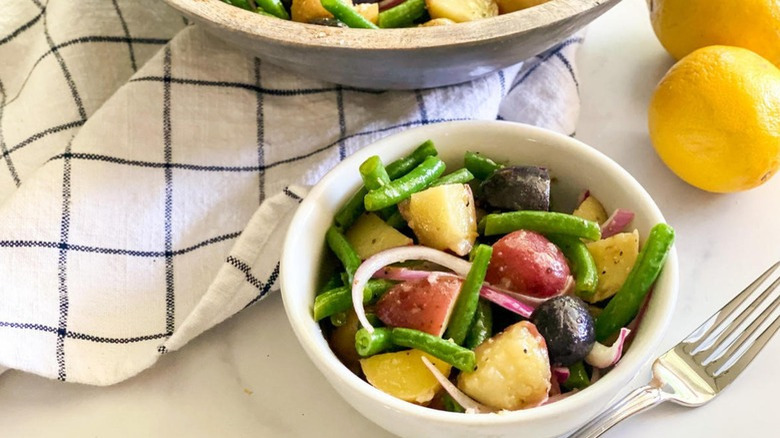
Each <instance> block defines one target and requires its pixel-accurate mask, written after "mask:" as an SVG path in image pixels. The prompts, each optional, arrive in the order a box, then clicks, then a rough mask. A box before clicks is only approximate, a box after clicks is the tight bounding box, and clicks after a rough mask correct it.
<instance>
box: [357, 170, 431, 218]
mask: <svg viewBox="0 0 780 438" xmlns="http://www.w3.org/2000/svg"><path fill="white" fill-rule="evenodd" d="M444 169H445V165H444V161H442V160H440V159H438V158H436V157H428V158H426V159H425V161H423V162H422V163H420V164H419V165H418V166H417V167H415V168H414V170H412V171H411V172H409V173H407V174H406V175H404V176H402V177H401V178H398V179H396V180H393V181H391V182H390V184H387V185H385V186H383V187H381V188H379V189H377V190H371V191H369V192H368V194H367V195H366V197H365V198H364V199H363V202H364V204H365V206H366V210H368V211H377V210H381V209H383V208H385V207H389V206H391V205H395V204H398V203H399V202H401V201H403V200H404V199H406V198H408V197H410V196H412V194H413V193H416V192H419V191H420V190H423V189H425V188H426V187H428V186H429V185H430V184H431V183H432V182H433V181H435V180H436V179H437V178H438V177H439V176H441V174H442V173H444Z"/></svg>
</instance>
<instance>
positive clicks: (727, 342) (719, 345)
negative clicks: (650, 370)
mask: <svg viewBox="0 0 780 438" xmlns="http://www.w3.org/2000/svg"><path fill="white" fill-rule="evenodd" d="M778 285H780V277H778V278H777V279H775V281H774V282H772V284H771V285H770V286H769V287H768V288H766V289H765V290H764V291H763V292H761V295H759V296H758V298H755V299H753V300H752V302H750V303H749V304H748V306H747V307H746V308H745V309H744V310H743V311H742V312H741V313H740V314H739V315H737V317H736V318H734V320H732V321H731V322H730V323H728V324H722V325H723V326H724V327H723V331H721V333H720V334H719V335H718V336H717V338H716V339H715V340H713V341H711V342H709V341H710V339H712V338H714V335H713V336H710V337H709V339H704V340H702V342H701V343H700V344H699V347H701V346H702V345H704V343H709V345H708V346H707V348H705V349H703V350H701V351H699V352H697V353H696V354H695V355H693V358H694V359H695V360H696V361H697V362H699V363H700V364H702V365H707V363H709V361H711V360H712V359H716V358H717V357H712V358H710V356H713V352H714V351H715V350H718V349H726V348H728V347H729V346H731V345H732V344H733V343H734V342H736V339H734V338H731V339H729V338H730V337H731V336H732V335H733V334H734V332H735V331H736V330H737V329H738V328H739V327H740V326H741V325H742V322H743V321H745V320H746V319H747V318H749V317H750V316H752V315H753V312H754V311H755V310H756V309H757V308H758V307H759V306H761V304H762V303H763V302H764V301H766V300H767V299H768V298H769V296H770V295H772V293H773V292H774V291H775V289H777V286H778ZM742 334H743V335H744V334H745V332H744V331H743V333H742Z"/></svg>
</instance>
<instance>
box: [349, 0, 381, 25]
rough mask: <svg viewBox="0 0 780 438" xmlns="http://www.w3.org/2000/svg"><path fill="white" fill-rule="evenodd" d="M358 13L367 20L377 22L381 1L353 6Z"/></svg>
mask: <svg viewBox="0 0 780 438" xmlns="http://www.w3.org/2000/svg"><path fill="white" fill-rule="evenodd" d="M353 8H355V10H356V11H357V13H358V14H360V15H362V16H363V18H365V19H366V20H368V21H370V22H372V23H374V24H377V22H378V21H379V3H361V4H359V5H355V6H353Z"/></svg>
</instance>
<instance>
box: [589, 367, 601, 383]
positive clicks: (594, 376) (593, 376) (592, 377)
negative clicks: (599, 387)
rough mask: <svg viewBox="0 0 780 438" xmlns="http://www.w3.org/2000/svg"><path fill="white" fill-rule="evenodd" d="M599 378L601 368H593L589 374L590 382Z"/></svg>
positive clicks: (594, 381)
mask: <svg viewBox="0 0 780 438" xmlns="http://www.w3.org/2000/svg"><path fill="white" fill-rule="evenodd" d="M600 378H601V370H600V369H598V368H593V373H592V374H591V375H590V384H591V385H592V384H594V383H596V382H598V381H599V379H600Z"/></svg>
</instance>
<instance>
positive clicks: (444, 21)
mask: <svg viewBox="0 0 780 438" xmlns="http://www.w3.org/2000/svg"><path fill="white" fill-rule="evenodd" d="M449 24H456V23H455V22H454V21H452V20H450V19H449V18H435V19H433V20H428V21H426V22H425V23H423V24H421V25H420V27H434V26H447V25H449Z"/></svg>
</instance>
